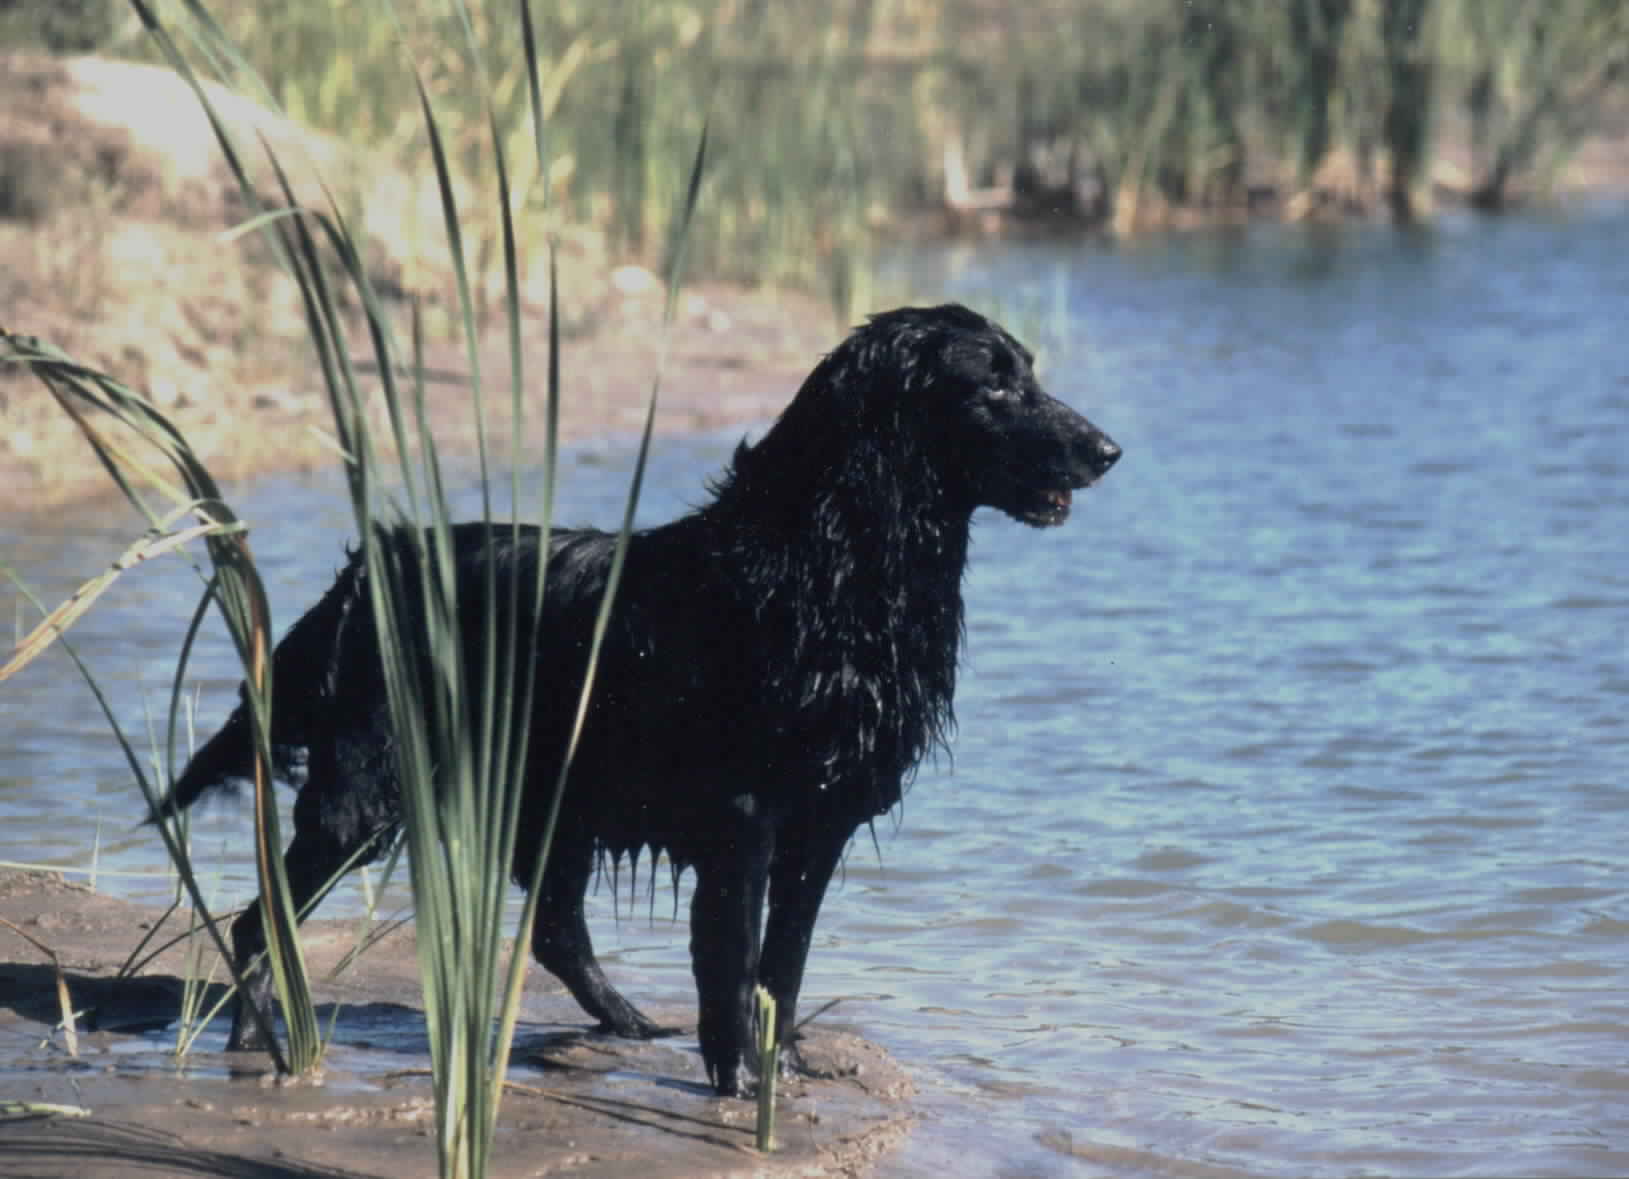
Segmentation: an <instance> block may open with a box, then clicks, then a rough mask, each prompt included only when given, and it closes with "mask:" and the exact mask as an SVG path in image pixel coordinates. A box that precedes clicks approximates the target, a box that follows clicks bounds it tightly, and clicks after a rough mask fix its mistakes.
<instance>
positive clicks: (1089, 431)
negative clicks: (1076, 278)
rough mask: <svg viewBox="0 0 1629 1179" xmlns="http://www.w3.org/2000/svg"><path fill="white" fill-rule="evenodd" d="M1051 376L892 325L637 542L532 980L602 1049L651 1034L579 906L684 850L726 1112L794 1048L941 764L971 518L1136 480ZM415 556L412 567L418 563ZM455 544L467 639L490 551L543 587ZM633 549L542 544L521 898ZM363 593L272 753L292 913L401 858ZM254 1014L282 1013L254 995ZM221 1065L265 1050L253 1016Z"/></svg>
mask: <svg viewBox="0 0 1629 1179" xmlns="http://www.w3.org/2000/svg"><path fill="white" fill-rule="evenodd" d="M1031 366H1032V359H1031V357H1030V355H1029V353H1028V352H1027V351H1026V350H1025V349H1024V348H1023V346H1022V345H1020V344H1019V343H1018V342H1017V341H1016V340H1014V339H1013V338H1012V337H1011V336H1009V335H1008V334H1007V333H1006V332H1005V331H1003V330H1002V329H1001V328H999V327H998V326H997V325H995V324H993V323H991V322H989V321H988V320H986V319H984V318H983V317H981V316H979V315H977V314H975V313H974V312H972V311H969V310H967V309H966V308H963V307H959V306H954V305H950V306H943V307H935V308H906V309H901V310H897V311H892V312H888V313H886V314H883V315H879V316H876V317H875V318H873V319H872V320H871V321H870V322H869V323H867V324H866V325H864V326H862V327H860V328H858V329H857V330H856V331H855V332H854V333H853V334H852V335H850V336H849V338H848V339H847V340H846V341H845V342H844V343H843V344H842V345H841V346H840V347H838V348H837V349H836V350H835V351H834V352H832V353H831V354H830V355H828V356H827V357H826V358H825V359H824V360H822V361H821V363H820V364H819V365H818V366H817V367H816V368H815V370H814V372H813V373H811V374H810V376H809V377H808V379H807V380H806V381H805V382H804V384H803V387H802V389H801V390H800V391H799V392H798V394H797V397H796V398H795V399H794V400H793V401H792V403H791V404H790V405H789V406H788V407H787V409H786V411H785V412H784V413H783V414H782V415H781V417H780V420H779V421H778V422H777V423H776V424H775V425H774V426H773V428H771V429H770V430H769V432H768V433H767V434H765V435H764V437H763V438H762V439H761V440H760V441H758V442H757V443H755V444H753V445H747V444H746V443H743V444H742V445H741V446H740V447H739V448H738V449H737V450H736V452H735V456H734V460H733V462H732V463H731V465H730V467H729V468H728V469H727V470H726V471H725V472H724V473H723V475H722V476H721V477H720V478H719V479H718V480H717V481H716V483H715V484H714V485H713V487H712V491H713V498H712V500H711V502H709V503H707V504H706V505H705V506H704V507H702V508H700V509H699V510H697V511H695V512H692V513H691V514H689V515H686V516H684V517H682V518H680V519H678V520H675V521H673V522H672V523H670V524H666V525H663V526H661V527H658V528H652V529H649V530H648V531H643V532H640V533H638V534H636V535H635V537H634V538H633V541H632V544H631V547H630V549H629V553H628V563H627V569H626V574H625V577H624V579H623V582H622V588H621V593H620V596H619V598H618V601H617V604H616V609H615V612H614V614H613V621H612V625H611V629H610V632H609V634H608V637H607V643H606V647H605V651H604V655H603V662H602V665H601V668H600V671H599V678H598V684H597V688H596V695H595V697H594V702H593V705H592V707H591V711H590V715H589V718H588V722H587V726H586V729H585V732H584V734H583V738H582V744H581V746H580V749H579V752H578V755H577V761H576V764H575V766H574V768H573V771H572V776H571V782H570V785H569V788H568V790H567V793H566V797H565V800H564V804H563V809H562V812H561V816H560V826H559V831H558V834H557V836H556V838H555V842H554V850H553V853H552V856H551V858H550V860H549V863H548V865H547V868H546V870H545V875H544V895H543V898H542V901H541V904H540V906H539V909H538V915H537V921H536V925H535V927H534V931H533V951H534V953H535V954H536V957H537V960H538V961H539V962H541V963H542V964H543V965H544V966H545V967H547V968H548V969H549V970H550V971H552V972H553V973H554V974H555V975H556V976H558V977H559V978H560V979H561V981H562V982H564V983H565V984H566V986H567V987H568V988H570V990H571V992H572V994H573V995H574V996H575V997H576V999H577V1001H578V1002H579V1003H580V1004H581V1005H582V1007H583V1009H584V1010H585V1011H587V1012H588V1013H589V1014H590V1015H592V1016H593V1017H594V1018H595V1019H597V1020H598V1021H599V1022H600V1025H601V1026H602V1028H604V1029H606V1030H608V1031H611V1032H615V1033H617V1034H620V1035H624V1036H650V1035H655V1034H658V1032H659V1029H658V1028H657V1027H656V1026H655V1025H654V1024H653V1023H652V1022H651V1021H650V1020H648V1019H647V1018H645V1016H643V1015H642V1014H641V1013H640V1012H639V1011H637V1010H636V1009H635V1008H634V1007H633V1006H632V1005H631V1004H630V1003H629V1002H628V1001H627V1000H626V999H624V998H623V997H622V996H621V995H620V994H619V993H618V992H617V991H616V990H615V989H614V988H613V987H612V986H611V984H610V983H609V982H607V981H606V979H605V976H604V975H603V974H602V973H601V971H600V968H599V965H598V963H597V962H596V960H595V958H594V953H593V947H592V945H591V944H590V941H589V933H588V927H587V924H586V922H585V920H584V913H583V898H584V893H585V890H586V889H587V887H588V884H589V882H590V879H591V877H592V874H593V872H594V869H595V865H596V862H597V860H598V859H599V858H600V857H602V856H607V855H608V856H611V857H616V858H620V857H621V856H624V855H628V856H637V855H638V854H639V853H640V852H641V851H642V850H646V849H649V850H652V851H664V852H666V853H667V855H668V856H669V857H670V859H671V860H672V862H673V864H674V865H676V866H677V868H680V869H682V868H690V869H692V870H693V871H694V872H695V875H696V885H695V892H694V899H693V902H692V908H691V926H690V928H691V951H692V957H693V963H694V970H695V978H696V986H697V991H698V995H699V1002H700V1023H699V1032H700V1040H701V1045H702V1052H703V1055H704V1057H705V1060H706V1065H707V1071H708V1075H709V1077H710V1078H711V1079H712V1081H713V1083H714V1085H715V1086H716V1088H717V1089H718V1091H719V1092H720V1093H726V1094H728V1093H736V1092H739V1091H741V1088H742V1086H743V1083H744V1080H745V1078H744V1076H743V1074H742V1066H743V1064H748V1065H749V1067H750V1057H751V1052H750V1050H749V1043H750V1031H751V1015H750V996H751V992H752V988H753V985H754V984H755V983H757V982H762V983H763V984H764V985H766V986H767V987H768V988H769V990H770V991H771V992H772V993H773V994H774V995H775V997H776V998H777V1000H778V1001H779V1013H780V1014H779V1023H780V1029H779V1030H780V1031H781V1033H782V1035H783V1036H784V1035H785V1032H786V1029H788V1028H790V1027H791V1026H793V1022H794V1019H795V1012H796V1003H797V996H798V991H799V988H800V985H801V983H802V980H803V970H804V961H805V958H806V956H807V954H808V950H809V942H810V938H811V936H812V934H813V930H814V925H815V918H816V915H817V913H818V911H819V908H820V903H821V898H822V896H823V895H824V893H825V889H826V886H827V883H828V881H829V880H830V878H831V875H832V872H833V870H834V869H835V867H836V866H837V864H838V862H839V859H840V858H841V856H842V853H843V850H844V848H845V847H846V845H847V844H848V842H849V839H850V837H851V836H852V835H853V834H854V832H855V831H856V830H857V829H858V828H860V827H862V826H864V825H866V824H868V823H869V822H870V821H871V820H873V819H874V818H875V817H877V816H879V815H882V814H884V813H886V812H887V811H888V810H889V808H891V807H893V806H894V805H895V804H896V803H897V802H899V800H900V796H901V790H902V788H903V784H904V782H905V781H906V780H907V778H908V776H909V775H910V773H911V772H912V770H913V769H914V767H915V766H916V765H917V763H918V762H919V761H920V760H921V759H922V758H923V756H924V755H925V754H927V753H928V752H929V750H930V749H932V748H933V747H934V746H935V745H938V744H941V743H942V742H943V741H944V740H945V738H946V735H947V731H948V729H949V727H950V725H951V722H952V715H951V698H952V693H953V690H954V687H955V679H956V660H957V652H958V648H959V647H960V644H961V640H962V595H961V583H962V572H963V569H964V567H965V565H966V561H967V545H968V530H969V525H970V521H971V516H972V514H973V510H974V509H975V508H977V507H979V506H981V505H982V506H991V507H995V508H999V509H1001V510H1003V511H1005V512H1007V513H1009V514H1010V515H1013V516H1015V517H1017V518H1019V519H1022V520H1025V521H1027V522H1029V523H1032V524H1036V525H1043V524H1055V523H1060V522H1061V521H1062V519H1063V518H1064V516H1065V515H1067V513H1068V508H1069V491H1070V490H1071V489H1076V488H1081V487H1085V486H1087V485H1088V484H1090V483H1091V482H1093V481H1094V480H1096V479H1097V478H1098V477H1099V476H1101V475H1102V474H1103V473H1104V472H1105V471H1107V470H1108V468H1109V467H1110V466H1111V465H1112V464H1113V463H1114V461H1115V459H1116V458H1118V457H1119V449H1118V448H1117V447H1116V446H1115V445H1114V443H1113V442H1112V441H1110V440H1109V439H1108V438H1107V437H1106V436H1105V435H1104V434H1103V433H1101V432H1100V431H1099V430H1097V429H1096V428H1095V427H1094V426H1093V425H1092V424H1091V423H1090V422H1088V421H1087V420H1086V419H1085V418H1083V417H1081V416H1080V415H1079V414H1077V413H1075V412H1074V411H1072V410H1071V409H1069V408H1068V407H1066V406H1064V405H1063V404H1062V403H1061V402H1058V401H1056V400H1054V399H1052V398H1051V397H1049V396H1047V395H1046V394H1045V393H1044V392H1043V391H1042V390H1041V388H1040V386H1039V385H1038V384H1037V382H1036V380H1035V377H1034V374H1033V372H1032V367H1031ZM406 539H407V538H405V537H402V536H400V535H399V534H398V535H397V536H395V537H394V540H393V548H394V549H395V551H396V552H397V553H398V554H400V555H402V556H406V555H407V554H408V553H409V552H410V551H411V546H409V545H407V544H406V543H405V540H406ZM455 541H456V544H455V548H456V552H457V561H458V571H459V576H460V577H461V578H462V579H463V581H464V592H463V593H462V594H461V596H460V600H461V601H462V602H463V603H464V604H465V608H466V610H467V611H468V612H469V613H470V614H472V615H473V614H474V613H475V611H474V609H473V607H472V606H471V605H470V604H471V603H474V602H479V601H480V600H482V595H481V594H480V593H479V592H478V587H480V586H481V585H482V584H483V582H482V578H483V576H484V573H483V570H484V568H485V553H486V551H487V546H489V545H490V546H494V547H495V548H496V550H497V555H498V557H499V565H500V568H502V569H509V570H514V571H518V572H521V573H523V574H529V573H531V572H534V571H535V569H536V562H537V561H538V560H539V557H540V550H541V548H542V536H541V534H540V533H539V532H538V530H536V529H531V530H528V531H525V532H523V533H522V534H521V535H520V538H519V542H518V544H517V543H515V542H514V541H513V540H512V538H511V536H510V533H509V529H508V527H507V526H504V527H503V528H502V529H501V530H499V531H494V532H491V533H488V532H487V530H486V529H485V528H484V526H482V525H479V524H466V525H461V526H459V527H458V528H457V530H456V534H455ZM613 543H614V539H613V537H611V536H609V535H607V534H605V533H602V532H597V531H592V530H581V531H568V530H559V531H556V532H555V533H554V535H553V537H552V538H551V539H550V540H549V543H548V554H549V556H548V559H549V568H548V580H547V596H546V600H545V609H544V617H543V632H544V633H543V635H542V636H541V640H540V641H535V642H534V641H533V637H532V636H530V635H522V638H521V642H522V646H523V649H530V650H534V651H536V652H538V655H539V663H538V689H537V694H536V705H535V708H534V710H533V715H532V718H531V726H532V733H531V738H532V740H531V750H532V755H533V762H534V767H533V771H532V773H531V774H530V775H529V782H530V786H529V795H528V799H529V802H528V807H527V809H526V810H525V811H524V813H523V814H522V818H521V821H522V829H521V835H520V838H519V842H518V846H519V848H520V851H519V853H518V854H517V863H516V864H514V865H512V866H511V868H512V871H513V872H514V874H515V875H516V876H517V878H524V877H525V876H526V875H527V873H528V872H529V869H530V866H531V865H530V857H531V856H532V855H533V854H535V850H536V847H537V844H538V841H539V839H540V837H541V829H542V825H543V822H544V815H545V813H546V803H547V798H546V796H547V795H548V793H549V789H550V787H551V786H552V783H553V782H554V770H555V767H556V766H557V765H558V759H559V756H560V752H561V749H562V746H563V743H564V739H565V731H566V726H567V724H568V723H569V718H570V715H571V711H572V708H573V706H574V703H575V701H576V698H577V690H578V685H579V684H580V682H581V674H582V662H583V657H584V655H583V653H584V651H585V648H586V645H587V640H588V636H589V633H590V630H591V627H592V622H593V617H594V612H595V610H596V608H597V606H598V603H599V601H600V596H601V592H602V590H603V588H604V585H605V579H606V575H607V569H608V566H609V561H610V557H611V551H612V545H613ZM365 577H366V571H365V566H364V564H363V562H362V559H361V557H360V556H353V557H352V559H351V561H350V563H349V564H348V565H347V566H346V567H345V568H344V569H343V570H342V571H341V572H340V574H339V577H338V580H337V581H336V582H335V584H334V585H333V587H332V588H331V589H330V590H329V591H328V592H327V594H326V595H325V596H324V597H323V598H322V600H321V601H320V602H318V603H317V605H316V606H315V607H313V608H312V609H311V611H310V612H308V613H307V614H306V615H305V616H304V617H303V618H301V619H300V620H299V621H298V622H297V623H296V624H295V625H294V627H293V628H292V629H291V630H290V631H289V633H288V635H287V636H286V637H285V638H284V639H283V641H282V642H281V643H280V644H279V645H278V648H277V652H276V659H275V664H274V677H275V686H276V689H275V690H276V695H275V703H274V709H273V717H274V725H275V731H274V733H273V742H274V746H275V753H276V756H277V760H278V762H279V770H280V772H281V773H282V774H283V776H284V777H286V778H288V779H289V780H291V781H292V782H293V783H294V784H295V785H297V786H299V788H300V790H299V795H298V798H297V801H296V803H295V810H294V817H295V834H294V839H293V842H292V844H291V846H290V847H289V849H288V853H287V855H286V858H285V863H286V864H287V868H288V874H289V878H290V881H291V883H292V884H293V887H294V890H295V892H296V894H297V899H300V900H303V899H304V898H305V897H308V896H310V895H313V894H314V892H315V891H316V890H317V889H318V887H319V886H320V885H321V884H322V882H323V881H324V880H325V879H326V878H327V877H328V876H329V875H331V874H332V873H333V872H335V871H336V869H337V868H338V867H339V866H340V865H341V864H342V863H343V861H344V860H345V859H347V858H348V857H349V856H351V855H352V854H353V853H354V852H356V851H357V850H358V849H359V848H367V849H368V850H366V851H365V852H364V853H363V859H364V860H366V859H371V858H376V857H377V856H378V855H379V854H382V851H383V849H384V848H385V847H386V846H388V844H389V842H390V840H391V839H392V838H393V837H394V835H395V833H396V832H397V831H398V830H399V824H400V821H401V820H400V815H401V812H400V802H399V798H398V794H397V786H396V781H395V766H394V755H393V751H392V749H391V735H390V734H391V726H390V723H389V717H388V713H387V710H386V706H385V693H384V689H383V681H382V679H381V672H380V668H379V658H378V646H377V642H376V639H375V635H374V630H373V619H372V610H371V607H370V605H369V602H368V598H367V588H366V585H365ZM525 584H529V580H528V582H526V583H525ZM469 622H470V624H471V625H472V626H473V625H478V624H479V620H478V619H475V618H473V617H472V618H470V619H469ZM249 756H250V755H249V742H248V726H247V720H246V716H245V713H244V710H243V709H242V708H241V707H240V709H239V710H238V712H236V713H234V714H233V716H232V717H231V719H229V720H228V721H227V723H226V726H225V727H224V728H223V729H222V730H221V732H220V733H218V734H217V735H216V736H215V737H214V738H212V739H211V741H210V742H209V743H208V744H207V745H206V746H205V747H204V748H203V749H201V750H200V751H199V752H198V754H197V756H196V757H195V758H194V759H193V761H192V762H191V763H190V764H189V765H188V767H187V769H186V771H185V772H184V773H183V774H182V776H181V777H180V779H178V780H177V782H176V783H175V786H174V790H173V792H172V797H171V803H170V807H172V808H179V807H185V806H187V805H189V804H190V803H192V802H193V801H195V800H196V799H197V798H198V797H199V796H200V795H201V794H202V793H204V792H205V791H206V790H210V789H214V788H218V787H221V786H224V785H228V784H229V783H230V782H231V780H232V779H233V778H235V777H240V776H242V775H245V774H246V773H247V772H248V766H249ZM766 893H767V908H768V919H767V923H765V922H764V919H763V915H764V910H765V900H766ZM233 938H234V946H235V952H236V953H237V954H238V956H239V958H240V960H247V959H248V958H249V957H250V956H252V955H253V954H255V953H256V952H258V951H259V950H260V949H261V948H262V945H263V935H262V933H261V928H260V913H259V907H258V904H257V905H255V906H251V907H250V909H249V910H248V911H246V912H245V913H244V915H243V916H242V917H240V918H239V919H238V922H237V923H236V925H235V926H234V927H233ZM246 1001H248V1002H254V1003H258V1004H261V1005H262V1008H263V1009H266V1007H267V1006H268V1005H269V1003H270V994H269V983H268V982H267V980H266V978H265V975H264V972H262V974H261V977H260V978H259V979H258V980H257V982H256V984H255V986H254V987H253V989H252V994H251V996H250V997H249V998H248V999H247V1000H246ZM231 1043H232V1046H233V1047H237V1048H243V1047H252V1046H255V1045H256V1044H257V1043H258V1033H257V1032H256V1029H255V1024H254V1023H253V1021H252V1020H250V1019H248V1018H246V1015H245V1012H244V1011H243V1009H242V1008H241V1006H240V1009H239V1011H238V1014H237V1017H236V1019H235V1021H234V1025H233V1033H232V1041H231Z"/></svg>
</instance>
